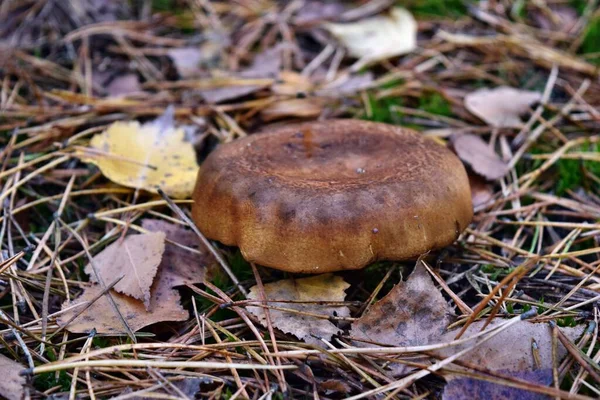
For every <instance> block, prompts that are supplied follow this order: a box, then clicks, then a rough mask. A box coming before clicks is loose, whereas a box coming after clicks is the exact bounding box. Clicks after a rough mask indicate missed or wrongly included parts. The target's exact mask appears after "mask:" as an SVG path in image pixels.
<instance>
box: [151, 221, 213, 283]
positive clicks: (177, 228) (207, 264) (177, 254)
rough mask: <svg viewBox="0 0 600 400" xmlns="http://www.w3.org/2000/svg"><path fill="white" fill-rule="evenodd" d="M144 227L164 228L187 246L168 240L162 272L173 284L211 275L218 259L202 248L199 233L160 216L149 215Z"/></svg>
mask: <svg viewBox="0 0 600 400" xmlns="http://www.w3.org/2000/svg"><path fill="white" fill-rule="evenodd" d="M142 227H143V228H144V229H146V230H149V231H151V232H164V234H166V235H167V239H168V240H170V241H172V242H174V243H177V244H180V245H182V246H185V247H189V248H191V249H194V250H195V251H194V252H192V251H190V250H188V249H186V248H183V247H180V246H177V245H175V244H172V243H169V242H166V243H165V252H164V253H163V257H162V261H161V263H160V266H159V268H158V271H159V272H158V273H159V274H162V273H166V274H167V280H168V281H169V282H170V286H171V287H175V286H184V285H193V284H194V283H202V282H204V280H205V279H206V278H207V275H209V276H210V271H212V270H213V268H214V267H215V260H214V258H213V257H212V255H210V254H209V253H208V252H207V251H206V250H204V249H203V250H199V249H198V247H199V246H198V245H199V240H198V236H196V234H195V233H194V232H192V231H190V230H187V229H185V228H184V227H183V226H182V225H177V224H170V223H168V222H166V221H163V220H159V219H145V220H144V221H143V222H142Z"/></svg>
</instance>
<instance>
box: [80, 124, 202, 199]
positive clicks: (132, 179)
mask: <svg viewBox="0 0 600 400" xmlns="http://www.w3.org/2000/svg"><path fill="white" fill-rule="evenodd" d="M167 117H168V116H167V115H165V116H163V117H160V118H158V119H157V120H156V121H152V122H149V123H146V124H143V125H141V124H140V123H139V122H137V121H133V122H115V123H113V124H112V125H111V126H109V127H108V129H107V130H106V131H104V132H103V133H101V134H98V135H95V136H94V137H93V138H92V140H91V142H90V147H91V148H89V149H86V150H85V152H84V155H83V156H82V159H83V161H86V162H91V163H93V164H95V165H97V166H98V168H100V171H102V174H103V175H104V176H106V177H107V178H108V179H110V180H111V181H113V182H116V183H118V184H120V185H123V186H128V187H132V188H136V189H144V190H147V191H149V192H152V193H156V188H157V187H160V188H161V189H162V190H164V192H165V193H166V194H167V195H169V196H171V197H174V198H178V199H182V198H187V197H190V196H191V194H192V191H193V190H194V183H195V181H196V175H197V172H198V164H197V162H196V153H195V151H194V147H193V145H192V144H191V143H190V142H188V141H186V140H185V132H184V130H183V129H182V128H176V127H175V126H174V125H173V123H172V119H171V121H169V120H168V118H167Z"/></svg>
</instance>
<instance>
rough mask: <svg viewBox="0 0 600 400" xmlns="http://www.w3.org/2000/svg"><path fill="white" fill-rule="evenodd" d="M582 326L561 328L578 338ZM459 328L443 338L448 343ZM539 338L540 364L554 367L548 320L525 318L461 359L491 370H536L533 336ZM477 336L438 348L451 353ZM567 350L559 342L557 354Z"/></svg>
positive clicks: (477, 326)
mask: <svg viewBox="0 0 600 400" xmlns="http://www.w3.org/2000/svg"><path fill="white" fill-rule="evenodd" d="M503 322H504V321H503V320H502V319H495V320H494V321H492V322H491V323H490V324H489V325H488V328H486V329H489V328H492V327H494V326H496V325H499V324H502V323H503ZM484 323H485V321H483V320H480V321H476V322H474V323H473V324H471V325H470V326H469V327H468V328H467V330H466V331H465V333H464V334H463V336H462V338H468V337H469V336H473V335H475V334H477V333H478V332H480V331H481V328H482V327H483V325H484ZM583 329H584V328H583V326H577V327H574V328H561V330H562V332H563V333H564V334H565V335H566V336H567V337H568V338H569V339H570V340H575V339H576V338H578V337H579V336H581V334H582V333H583ZM457 332H458V331H457V330H454V331H451V332H446V333H445V334H444V335H442V338H441V340H440V342H442V343H447V342H450V341H452V340H454V338H455V337H456V334H457ZM532 339H534V340H535V341H536V342H537V345H538V348H539V356H540V357H539V360H540V365H539V368H542V369H545V368H552V330H551V328H550V327H549V326H548V325H547V324H534V323H531V322H527V321H522V322H520V323H518V324H515V325H513V326H511V327H509V328H508V329H506V330H504V331H503V332H501V333H499V334H498V335H496V336H494V337H493V338H491V339H490V340H488V341H486V342H484V343H482V344H480V345H479V346H477V347H475V348H474V349H473V350H471V351H470V352H468V353H467V354H465V355H464V356H462V357H461V358H460V360H461V361H465V362H469V363H472V364H475V365H478V366H479V367H481V368H487V369H490V370H492V371H498V370H507V371H533V370H535V369H536V365H535V362H534V356H533V351H532V346H531V340H532ZM476 340H477V339H473V340H470V341H467V342H466V343H464V344H460V345H457V346H452V347H448V348H445V349H441V350H438V354H439V355H440V356H442V357H449V356H451V355H453V354H455V353H458V352H459V351H461V350H463V349H465V348H468V347H471V346H472V345H473V343H474V342H475V341H476ZM566 353H567V350H566V349H565V348H564V346H563V345H562V344H561V343H560V342H559V344H558V353H557V354H558V358H559V359H562V358H563V357H564V356H565V355H566Z"/></svg>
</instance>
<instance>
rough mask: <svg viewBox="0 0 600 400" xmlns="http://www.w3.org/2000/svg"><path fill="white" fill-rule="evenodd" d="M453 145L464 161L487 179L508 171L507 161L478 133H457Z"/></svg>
mask: <svg viewBox="0 0 600 400" xmlns="http://www.w3.org/2000/svg"><path fill="white" fill-rule="evenodd" d="M452 146H453V147H454V151H455V152H456V154H458V157H460V159H461V160H462V161H463V162H464V163H466V164H468V165H469V166H470V167H471V168H472V169H473V171H475V172H476V173H477V174H479V175H481V176H483V177H484V178H486V179H489V180H496V179H500V178H502V177H503V176H504V175H506V173H507V172H508V167H507V165H506V163H505V162H504V161H502V160H501V159H500V157H499V156H498V154H496V152H494V150H493V149H491V148H490V146H489V145H488V144H487V143H486V142H484V141H483V139H481V138H480V137H479V136H477V135H471V134H463V135H456V136H454V137H452Z"/></svg>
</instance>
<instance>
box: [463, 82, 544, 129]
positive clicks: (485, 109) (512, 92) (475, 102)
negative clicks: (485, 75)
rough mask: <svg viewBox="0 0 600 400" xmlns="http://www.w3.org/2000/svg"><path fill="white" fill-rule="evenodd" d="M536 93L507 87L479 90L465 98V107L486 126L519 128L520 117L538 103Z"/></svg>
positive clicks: (538, 98)
mask: <svg viewBox="0 0 600 400" xmlns="http://www.w3.org/2000/svg"><path fill="white" fill-rule="evenodd" d="M541 98H542V95H541V94H540V93H538V92H531V91H527V90H519V89H515V88H512V87H508V86H500V87H497V88H494V89H479V90H476V91H474V92H472V93H469V94H468V95H466V96H465V107H466V108H467V110H469V111H470V112H471V113H472V114H473V115H476V116H477V117H479V118H481V119H482V120H483V121H485V122H486V123H487V124H488V125H491V126H494V127H497V128H520V127H521V126H522V125H523V123H522V122H521V118H520V116H521V115H523V114H525V113H527V112H528V111H529V109H530V107H531V105H533V104H534V103H536V102H538V101H540V100H541Z"/></svg>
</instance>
